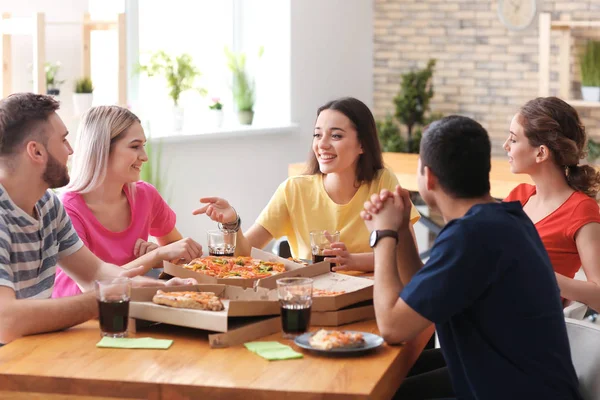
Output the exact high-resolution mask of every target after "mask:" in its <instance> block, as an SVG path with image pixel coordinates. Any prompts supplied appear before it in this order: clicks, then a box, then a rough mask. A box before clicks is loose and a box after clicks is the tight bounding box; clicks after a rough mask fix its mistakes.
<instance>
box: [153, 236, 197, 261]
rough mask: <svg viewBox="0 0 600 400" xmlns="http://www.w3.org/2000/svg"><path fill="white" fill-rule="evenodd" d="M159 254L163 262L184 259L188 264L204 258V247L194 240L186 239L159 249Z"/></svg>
mask: <svg viewBox="0 0 600 400" xmlns="http://www.w3.org/2000/svg"><path fill="white" fill-rule="evenodd" d="M157 252H158V257H159V258H160V259H161V260H179V259H183V260H185V261H186V262H188V261H191V260H193V259H194V258H198V257H200V256H202V246H201V245H200V244H199V243H197V242H196V241H194V240H193V239H190V238H184V239H181V240H178V241H176V242H173V243H171V244H168V245H166V246H162V247H159V248H158V250H157Z"/></svg>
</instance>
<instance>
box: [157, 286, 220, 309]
mask: <svg viewBox="0 0 600 400" xmlns="http://www.w3.org/2000/svg"><path fill="white" fill-rule="evenodd" d="M152 302H153V303H156V304H161V305H165V306H170V307H175V308H191V309H195V310H208V311H221V310H223V309H224V308H225V307H224V306H223V303H222V302H221V299H219V297H218V296H217V295H216V294H215V293H213V292H165V291H162V290H158V291H157V292H156V294H155V295H154V297H153V298H152Z"/></svg>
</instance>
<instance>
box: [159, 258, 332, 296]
mask: <svg viewBox="0 0 600 400" xmlns="http://www.w3.org/2000/svg"><path fill="white" fill-rule="evenodd" d="M250 256H251V257H252V258H256V259H258V260H263V261H273V262H280V263H283V265H284V266H285V269H286V272H282V273H279V274H276V275H273V276H269V277H267V278H260V279H259V278H254V279H243V278H215V277H212V276H208V275H205V274H203V273H201V272H196V271H192V270H189V269H186V268H184V267H183V266H181V265H177V264H173V263H171V262H169V261H164V262H163V267H164V272H165V273H167V274H169V275H173V276H177V277H179V278H194V279H196V280H197V281H198V283H203V284H223V285H232V286H241V287H245V288H253V287H255V286H257V282H258V281H260V285H261V286H265V287H267V286H269V287H270V288H272V289H274V288H276V286H277V285H276V283H275V282H276V281H277V279H279V278H286V277H291V276H298V275H297V271H299V270H304V271H306V273H308V274H310V273H311V271H313V270H319V271H322V270H326V271H329V262H328V261H324V262H320V263H317V264H314V265H309V266H305V265H303V264H299V263H296V262H293V261H291V260H288V259H285V258H281V257H278V256H276V255H275V254H272V253H268V252H266V251H263V250H259V249H256V248H252V252H251V253H250ZM302 276H304V275H302Z"/></svg>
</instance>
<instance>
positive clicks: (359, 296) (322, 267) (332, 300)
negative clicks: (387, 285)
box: [258, 262, 374, 311]
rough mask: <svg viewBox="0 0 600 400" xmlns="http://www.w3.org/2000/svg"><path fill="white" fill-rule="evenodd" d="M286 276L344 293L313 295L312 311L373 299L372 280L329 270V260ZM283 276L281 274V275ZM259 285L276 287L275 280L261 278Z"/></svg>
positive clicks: (337, 308)
mask: <svg viewBox="0 0 600 400" xmlns="http://www.w3.org/2000/svg"><path fill="white" fill-rule="evenodd" d="M286 276H287V277H296V276H298V277H306V278H312V279H313V288H315V289H322V290H328V291H334V292H341V291H343V292H344V293H342V294H338V295H335V296H313V304H312V310H313V311H336V310H339V309H341V308H344V307H348V306H351V305H353V304H357V303H360V302H362V301H366V300H372V299H373V284H374V282H373V280H372V279H368V278H361V277H357V276H352V275H346V274H338V273H336V272H330V271H329V262H321V263H318V264H314V265H310V266H308V267H306V268H299V269H295V270H294V271H290V272H287V273H286ZM281 277H283V276H281ZM258 286H259V287H263V288H267V289H276V288H277V281H276V280H272V279H261V280H259V282H258Z"/></svg>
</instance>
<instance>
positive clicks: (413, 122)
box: [394, 59, 436, 153]
mask: <svg viewBox="0 0 600 400" xmlns="http://www.w3.org/2000/svg"><path fill="white" fill-rule="evenodd" d="M435 61H436V60H433V59H432V60H429V62H428V63H427V66H426V67H425V68H424V69H421V70H417V71H410V72H407V73H405V74H403V75H402V80H401V82H400V92H398V95H397V96H396V97H395V98H394V104H395V105H396V113H395V116H396V119H397V120H398V122H400V123H401V124H404V125H406V133H407V140H406V146H407V149H408V152H409V153H418V152H419V147H418V145H417V143H413V129H414V128H415V127H416V126H417V127H418V126H423V125H425V122H426V120H425V115H426V113H427V112H428V111H429V101H430V100H431V98H432V97H433V94H434V93H433V85H432V84H431V79H432V77H433V67H434V66H435ZM415 133H420V132H415ZM417 139H418V140H417V141H419V142H420V138H417Z"/></svg>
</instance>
